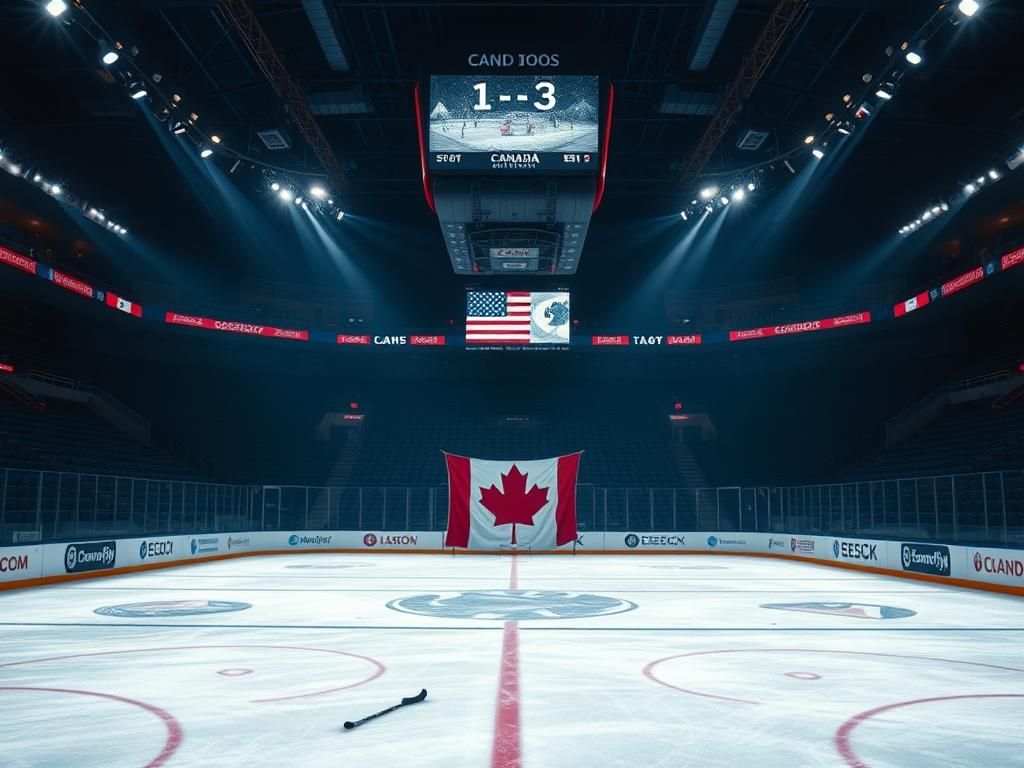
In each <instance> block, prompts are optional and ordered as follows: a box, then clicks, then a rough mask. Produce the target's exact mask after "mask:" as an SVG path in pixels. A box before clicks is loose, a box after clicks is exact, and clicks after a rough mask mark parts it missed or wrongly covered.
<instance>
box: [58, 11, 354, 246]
mask: <svg viewBox="0 0 1024 768" xmlns="http://www.w3.org/2000/svg"><path fill="white" fill-rule="evenodd" d="M43 6H44V8H46V10H47V12H48V13H49V14H50V15H51V16H53V17H55V18H59V17H61V16H63V15H64V14H65V13H66V12H67V11H68V10H69V5H68V3H67V2H66V1H65V0H49V1H48V2H44V4H43ZM75 8H76V10H77V11H78V12H79V13H80V14H81V15H82V17H83V22H85V23H83V24H82V25H80V26H82V27H83V28H84V29H85V30H86V31H87V32H88V33H89V34H90V35H91V36H92V37H94V38H95V39H96V40H97V42H98V44H99V57H100V61H101V62H102V63H103V65H104V66H106V67H108V68H111V71H112V73H113V74H114V75H115V77H117V78H118V79H120V80H121V82H122V84H123V85H124V87H125V90H126V91H127V93H128V95H129V96H130V97H131V98H132V99H133V100H134V101H137V102H140V103H144V104H147V105H148V106H149V107H150V108H151V109H152V110H153V112H154V114H155V115H156V118H157V120H159V121H160V122H161V123H163V124H164V125H166V126H167V129H168V130H169V131H170V132H171V133H172V134H173V135H175V136H179V137H182V138H183V139H189V140H191V141H192V142H193V143H194V144H195V147H196V151H197V152H198V153H199V156H200V157H201V158H203V159H204V160H206V159H208V158H210V157H213V155H214V154H215V153H217V152H222V153H223V154H224V155H225V156H227V157H229V158H232V159H234V163H233V164H232V166H231V170H230V171H229V173H232V174H233V173H234V172H235V171H236V170H237V169H238V167H239V166H240V165H241V164H242V162H243V160H245V161H247V162H253V163H255V162H256V161H252V160H251V159H249V158H246V157H245V156H244V155H242V154H241V153H239V152H236V151H233V150H231V149H229V148H228V147H227V145H226V144H225V143H224V139H223V138H221V136H220V135H218V134H216V133H211V134H206V133H205V132H204V131H203V130H202V129H200V128H199V127H198V126H197V123H198V122H199V115H198V113H196V112H194V111H188V110H187V109H186V107H185V106H184V103H183V100H182V97H181V96H180V95H179V94H177V93H174V94H172V95H171V98H170V99H167V98H165V97H164V96H163V95H162V94H161V93H160V92H159V90H158V89H157V87H156V86H157V84H159V83H160V82H161V81H162V80H163V77H162V76H161V75H160V74H154V75H152V76H148V75H147V74H145V73H144V72H143V71H142V70H141V69H140V68H139V67H138V66H137V65H136V64H135V61H134V59H135V57H136V56H137V55H138V49H137V48H135V47H131V48H129V49H128V50H127V51H125V48H124V45H123V44H122V43H120V42H115V43H113V44H110V43H108V42H107V41H106V39H105V38H106V37H107V35H105V33H104V32H103V30H102V28H101V27H100V25H99V24H98V23H97V22H96V20H95V19H94V18H93V17H92V16H91V15H90V14H89V13H88V12H87V11H86V10H85V8H84V7H83V6H82V5H81V4H79V3H77V2H76V3H75ZM122 54H126V55H122ZM118 62H121V64H120V65H119V66H117V67H116V69H115V68H114V65H115V64H117V63H118ZM286 181H288V180H287V179H286V178H285V177H284V176H282V180H280V181H274V184H276V185H277V187H276V188H275V191H277V192H278V193H279V194H280V196H281V199H282V200H283V199H285V193H286V191H287V193H288V194H290V195H291V200H290V201H289V202H294V203H295V204H296V205H300V206H302V207H303V208H305V209H306V210H309V211H312V212H314V213H317V214H320V215H324V216H332V217H333V218H335V219H336V220H337V221H341V220H342V219H343V218H344V217H345V213H344V211H342V210H341V208H339V207H338V206H337V205H335V203H334V200H333V199H332V197H331V194H330V193H329V192H328V191H327V190H326V189H325V188H324V187H323V186H322V185H320V184H314V185H313V186H312V187H310V189H309V199H308V200H307V199H306V198H303V197H302V196H301V195H300V194H299V193H298V192H296V193H292V192H291V191H290V190H291V189H292V188H293V187H294V188H296V189H298V188H299V185H296V184H293V183H290V181H289V182H288V183H287V184H286V183H285V182H286ZM97 220H98V221H101V220H100V219H97ZM111 229H114V228H113V227H111ZM115 231H116V230H115Z"/></svg>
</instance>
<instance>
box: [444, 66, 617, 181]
mask: <svg viewBox="0 0 1024 768" xmlns="http://www.w3.org/2000/svg"><path fill="white" fill-rule="evenodd" d="M428 106H429V136H430V140H429V148H430V152H429V154H430V166H431V168H433V169H435V170H466V171H567V170H569V171H597V170H598V162H597V160H598V129H599V123H598V115H599V109H598V79H597V76H596V75H537V76H522V75H494V76H487V75H434V76H432V77H431V78H430V102H429V105H428Z"/></svg>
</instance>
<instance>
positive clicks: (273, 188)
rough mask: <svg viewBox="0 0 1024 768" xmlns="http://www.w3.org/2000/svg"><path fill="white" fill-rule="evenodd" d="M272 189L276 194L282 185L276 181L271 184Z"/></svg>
mask: <svg viewBox="0 0 1024 768" xmlns="http://www.w3.org/2000/svg"><path fill="white" fill-rule="evenodd" d="M270 188H271V189H272V190H274V191H275V192H277V190H279V189H280V188H281V185H280V184H278V183H277V182H276V181H274V182H271V184H270Z"/></svg>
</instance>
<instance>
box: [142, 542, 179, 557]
mask: <svg viewBox="0 0 1024 768" xmlns="http://www.w3.org/2000/svg"><path fill="white" fill-rule="evenodd" d="M173 553H174V542H173V541H170V540H168V541H144V542H142V544H140V545H139V558H140V559H142V560H145V559H146V558H147V557H166V556H167V555H170V554H173Z"/></svg>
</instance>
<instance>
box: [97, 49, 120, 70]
mask: <svg viewBox="0 0 1024 768" xmlns="http://www.w3.org/2000/svg"><path fill="white" fill-rule="evenodd" d="M119 58H121V57H120V56H118V54H117V51H115V50H114V49H113V48H108V49H106V50H105V51H104V52H103V56H102V57H101V61H102V62H103V63H104V64H106V65H107V66H110V65H111V64H113V63H114V62H116V61H117V60H118V59H119Z"/></svg>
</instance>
